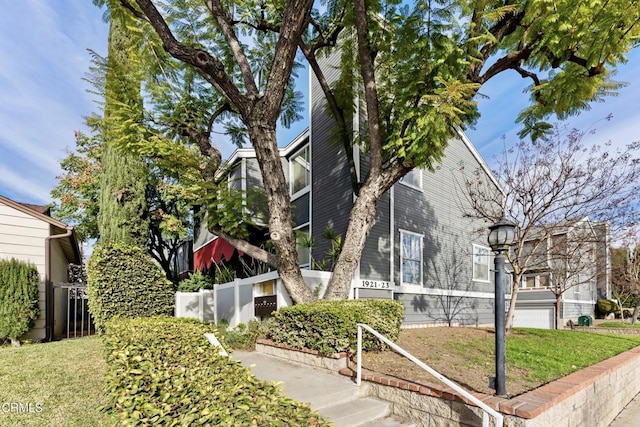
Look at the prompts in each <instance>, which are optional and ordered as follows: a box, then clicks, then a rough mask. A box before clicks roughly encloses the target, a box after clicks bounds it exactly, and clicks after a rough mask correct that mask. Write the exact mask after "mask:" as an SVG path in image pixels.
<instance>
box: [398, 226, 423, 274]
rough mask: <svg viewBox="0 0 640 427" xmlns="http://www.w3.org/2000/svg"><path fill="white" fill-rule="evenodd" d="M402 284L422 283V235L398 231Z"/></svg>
mask: <svg viewBox="0 0 640 427" xmlns="http://www.w3.org/2000/svg"><path fill="white" fill-rule="evenodd" d="M400 246H401V248H400V268H401V269H402V271H401V272H400V277H401V280H402V283H401V284H402V285H422V235H420V234H415V233H410V232H407V231H400Z"/></svg>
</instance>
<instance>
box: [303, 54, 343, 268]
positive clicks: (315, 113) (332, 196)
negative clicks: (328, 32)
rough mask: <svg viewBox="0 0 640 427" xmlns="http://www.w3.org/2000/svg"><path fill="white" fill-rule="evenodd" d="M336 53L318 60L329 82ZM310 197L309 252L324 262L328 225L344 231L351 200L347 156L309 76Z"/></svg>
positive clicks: (317, 87) (334, 72)
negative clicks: (312, 242)
mask: <svg viewBox="0 0 640 427" xmlns="http://www.w3.org/2000/svg"><path fill="white" fill-rule="evenodd" d="M334 52H335V53H334V54H332V55H330V56H328V57H326V58H322V59H321V60H320V66H321V67H322V68H323V70H324V72H325V77H326V79H327V80H328V82H329V83H331V82H333V81H335V80H336V79H337V78H338V77H339V69H338V68H337V65H338V64H339V59H340V55H339V54H338V53H337V51H334ZM310 113H311V120H310V121H311V141H312V144H311V182H312V184H311V195H312V201H311V203H312V206H313V207H312V209H313V218H312V221H311V234H312V236H313V237H314V239H315V242H316V246H315V247H314V248H313V250H312V256H313V258H315V259H318V260H320V259H323V258H325V256H326V253H327V250H328V249H329V242H327V241H326V240H325V239H323V238H322V232H323V231H324V229H325V228H326V227H327V226H330V227H332V228H333V230H334V231H335V232H336V233H338V234H342V235H343V236H344V235H345V233H346V230H347V224H348V222H349V212H351V205H352V201H353V192H352V189H351V178H350V176H349V168H348V164H347V160H346V156H345V154H344V152H343V149H342V147H341V145H340V144H339V143H337V142H336V141H334V140H332V135H333V133H334V132H333V127H334V121H333V119H332V118H331V117H330V116H329V115H327V113H326V101H325V98H324V93H323V92H322V89H321V88H320V85H319V83H318V81H317V79H316V78H315V77H314V76H313V73H312V77H311V94H310Z"/></svg>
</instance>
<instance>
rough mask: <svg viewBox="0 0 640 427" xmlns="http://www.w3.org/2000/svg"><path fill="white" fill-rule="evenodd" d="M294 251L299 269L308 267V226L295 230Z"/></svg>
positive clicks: (309, 250)
mask: <svg viewBox="0 0 640 427" xmlns="http://www.w3.org/2000/svg"><path fill="white" fill-rule="evenodd" d="M295 235H296V249H297V250H298V264H299V265H300V267H309V265H310V264H311V261H310V258H311V248H310V247H309V244H308V239H309V224H306V225H302V226H300V227H298V228H296V229H295Z"/></svg>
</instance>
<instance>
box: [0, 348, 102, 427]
mask: <svg viewBox="0 0 640 427" xmlns="http://www.w3.org/2000/svg"><path fill="white" fill-rule="evenodd" d="M102 352H103V350H102V343H101V341H100V339H99V338H97V337H89V338H79V339H75V340H65V341H60V342H53V343H46V344H30V345H24V346H22V347H18V348H12V347H2V348H0V378H1V380H0V426H12V427H13V426H65V427H66V426H79V427H90V426H100V425H104V424H105V422H106V418H105V416H104V415H103V414H101V413H99V412H98V411H97V410H96V408H97V407H98V406H101V405H104V404H105V403H106V399H105V396H104V387H103V381H104V374H105V363H104V359H103V357H102ZM18 405H20V406H18ZM20 411H22V413H18V412H20ZM25 411H26V412H25Z"/></svg>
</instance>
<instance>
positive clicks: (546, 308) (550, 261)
mask: <svg viewBox="0 0 640 427" xmlns="http://www.w3.org/2000/svg"><path fill="white" fill-rule="evenodd" d="M608 247H609V237H608V227H607V226H606V224H594V223H592V222H591V221H589V219H588V218H583V219H580V220H575V221H565V222H563V223H560V224H554V225H553V226H551V227H547V229H543V228H542V227H541V228H539V229H536V230H534V232H533V233H532V235H531V236H530V237H529V239H528V240H527V241H526V242H525V244H524V246H523V252H524V256H527V257H528V262H527V263H526V270H525V274H524V275H523V277H522V283H521V284H520V290H519V292H518V299H517V302H516V308H515V314H514V319H513V324H514V326H516V327H517V326H524V327H536V328H547V329H553V328H555V327H556V322H557V321H556V319H557V318H559V319H560V322H561V323H560V327H564V323H566V322H567V321H569V320H572V321H574V322H575V321H577V319H578V317H580V316H593V313H594V308H595V304H596V301H597V298H598V297H599V295H600V294H602V295H606V293H607V292H610V282H611V279H610V262H609V254H608ZM557 302H559V305H560V307H559V309H560V310H559V313H556V304H557Z"/></svg>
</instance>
